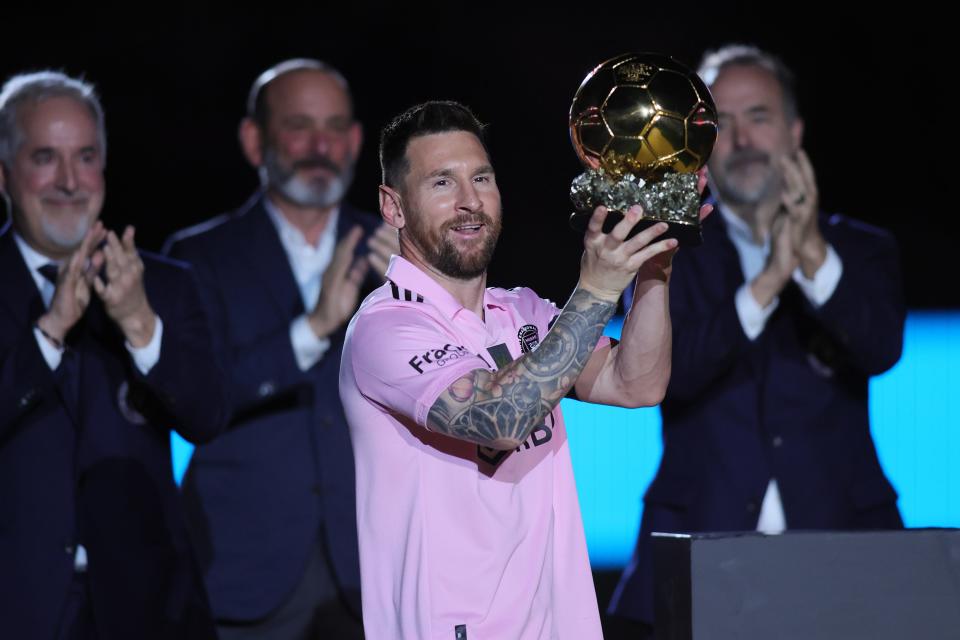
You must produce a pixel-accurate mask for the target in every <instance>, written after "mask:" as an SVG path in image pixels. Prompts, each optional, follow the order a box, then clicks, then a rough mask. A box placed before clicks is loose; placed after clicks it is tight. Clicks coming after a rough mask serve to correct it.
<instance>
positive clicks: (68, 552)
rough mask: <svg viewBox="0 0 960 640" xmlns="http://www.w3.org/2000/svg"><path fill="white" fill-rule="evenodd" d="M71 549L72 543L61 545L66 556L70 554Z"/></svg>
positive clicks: (71, 553) (71, 552)
mask: <svg viewBox="0 0 960 640" xmlns="http://www.w3.org/2000/svg"><path fill="white" fill-rule="evenodd" d="M73 551H74V549H73V545H72V544H68V545H65V546H64V547H63V552H64V553H66V554H67V555H68V556H72V555H73Z"/></svg>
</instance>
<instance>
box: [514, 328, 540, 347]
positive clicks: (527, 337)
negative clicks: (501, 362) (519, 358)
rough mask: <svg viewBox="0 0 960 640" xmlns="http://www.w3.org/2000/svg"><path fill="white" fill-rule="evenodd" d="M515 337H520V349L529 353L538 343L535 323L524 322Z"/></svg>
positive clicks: (538, 335)
mask: <svg viewBox="0 0 960 640" xmlns="http://www.w3.org/2000/svg"><path fill="white" fill-rule="evenodd" d="M517 338H519V339H520V351H522V352H523V353H530V352H531V351H533V350H534V349H536V348H537V345H539V344H540V331H539V330H538V329H537V325H535V324H525V325H523V326H522V327H520V331H518V332H517Z"/></svg>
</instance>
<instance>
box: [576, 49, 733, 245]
mask: <svg viewBox="0 0 960 640" xmlns="http://www.w3.org/2000/svg"><path fill="white" fill-rule="evenodd" d="M570 138H571V140H572V141H573V147H574V149H575V150H576V152H577V156H579V158H580V162H582V163H583V165H584V167H585V168H586V169H587V172H586V173H583V174H581V175H579V176H578V177H577V178H576V179H574V181H573V184H571V185H570V199H571V200H572V201H573V206H574V209H575V212H574V214H573V215H572V216H571V217H570V224H571V225H572V226H573V228H574V229H577V230H580V231H585V230H586V228H587V223H588V222H589V220H590V216H591V215H592V214H593V210H594V209H595V208H596V207H598V206H600V205H603V206H605V207H607V209H609V210H610V213H609V214H608V215H607V219H606V221H605V223H604V226H603V229H604V231H605V232H609V231H610V230H611V229H612V228H613V227H614V226H615V225H616V224H617V223H618V222H620V220H622V219H623V214H624V213H625V212H626V211H627V209H629V208H630V207H631V206H633V205H634V204H640V205H641V206H642V207H643V217H642V218H641V219H640V221H639V222H638V223H637V224H636V226H634V228H633V229H632V230H631V231H630V236H633V235H634V234H636V233H638V232H640V231H641V230H643V229H645V228H646V227H649V226H650V225H652V224H655V223H657V222H661V221H662V222H666V223H668V224H669V230H668V231H667V232H666V233H665V234H664V235H663V236H662V237H673V238H677V240H679V241H680V244H681V245H698V244H700V242H701V240H702V238H701V235H700V215H699V210H700V194H699V193H698V192H697V175H696V171H697V170H698V169H700V167H702V166H703V165H704V164H706V162H707V158H708V157H709V156H710V151H711V150H712V149H713V143H714V142H715V141H716V139H717V108H716V106H715V105H714V102H713V97H712V96H711V95H710V91H709V89H707V86H706V85H705V84H704V83H703V81H702V80H701V79H700V78H699V76H697V74H696V73H694V72H693V71H692V70H691V69H688V68H687V67H686V66H684V65H682V64H680V63H679V62H677V61H676V60H674V59H673V58H671V57H669V56H664V55H660V54H656V53H627V54H623V55H620V56H617V57H616V58H612V59H610V60H607V61H606V62H604V63H603V64H601V65H599V66H598V67H597V68H596V69H594V70H593V71H591V72H590V73H589V74H588V75H587V77H586V78H584V80H583V83H582V84H581V85H580V89H578V90H577V95H576V96H575V97H574V98H573V104H572V105H571V107H570Z"/></svg>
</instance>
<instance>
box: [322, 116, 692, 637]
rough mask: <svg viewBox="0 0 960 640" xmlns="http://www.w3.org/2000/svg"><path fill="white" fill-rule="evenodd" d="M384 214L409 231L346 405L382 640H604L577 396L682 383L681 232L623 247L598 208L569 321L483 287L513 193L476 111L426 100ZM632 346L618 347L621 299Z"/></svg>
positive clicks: (386, 145) (413, 122) (393, 174)
mask: <svg viewBox="0 0 960 640" xmlns="http://www.w3.org/2000/svg"><path fill="white" fill-rule="evenodd" d="M380 159H381V165H382V168H383V182H384V184H383V185H381V187H380V211H381V215H382V216H383V218H384V220H386V221H387V222H388V223H389V224H391V225H393V226H394V227H396V228H397V229H399V230H400V253H401V255H400V256H394V257H393V259H392V261H391V263H390V266H389V269H388V270H387V278H388V281H387V282H386V283H385V284H384V285H383V286H382V287H380V288H379V289H377V290H376V291H375V292H374V293H373V294H371V295H370V296H369V297H368V298H367V299H366V300H365V301H364V303H363V304H362V305H361V307H360V310H359V311H358V312H357V314H356V315H355V316H354V318H353V320H352V322H351V324H350V327H349V329H348V332H347V339H346V342H345V344H344V351H343V360H342V363H341V369H340V396H341V398H342V400H343V405H344V408H345V410H346V415H347V420H348V422H349V424H350V432H351V437H352V439H353V445H354V455H355V457H356V469H357V523H358V527H359V536H360V571H361V583H362V598H363V618H364V627H365V631H366V635H367V637H369V638H405V639H406V638H409V639H411V640H432V639H443V640H452V639H456V640H467V639H469V640H484V639H496V640H500V639H505V638H509V639H511V640H512V639H526V638H575V639H577V640H590V639H591V638H600V637H601V629H600V618H599V614H598V610H597V601H596V596H595V593H594V587H593V580H592V576H591V573H590V565H589V560H588V557H587V549H586V544H585V541H584V536H583V525H582V522H581V519H580V507H579V504H578V502H577V493H576V486H575V484H574V478H573V469H572V467H571V463H570V452H569V448H568V444H567V434H566V430H565V428H564V425H563V417H562V416H561V413H560V408H559V402H560V399H561V398H563V397H564V396H566V395H568V394H570V393H571V392H573V393H575V395H576V397H577V398H579V399H581V400H584V401H588V402H598V403H602V404H612V405H619V406H629V407H636V406H643V405H653V404H656V403H657V402H659V401H660V399H661V398H662V397H663V393H664V390H665V387H666V384H667V380H668V378H669V375H670V342H671V330H670V319H669V313H668V307H667V291H668V289H667V284H668V281H669V273H670V263H671V257H672V255H673V252H674V250H675V247H676V242H675V241H674V240H671V239H661V240H657V237H658V236H659V235H661V234H662V233H663V232H664V231H665V225H656V226H654V227H651V228H650V229H648V230H646V231H644V232H642V233H639V234H637V235H636V236H634V237H633V238H632V239H630V240H628V241H625V240H624V238H625V237H626V235H627V232H628V231H629V230H630V229H631V227H632V226H633V224H634V223H635V222H636V221H637V218H638V216H639V213H640V211H639V209H638V208H634V209H631V210H630V211H629V212H628V214H627V216H626V217H625V220H624V221H623V222H621V223H620V224H618V225H617V226H616V227H615V228H614V229H613V230H612V231H611V232H610V233H609V234H605V233H603V232H602V229H601V227H602V223H603V219H604V217H605V216H606V213H607V212H606V210H605V209H602V208H600V209H597V211H595V212H594V215H593V218H592V219H591V222H590V227H589V229H588V231H587V233H586V236H585V239H584V246H585V251H584V253H583V257H582V260H581V269H580V281H579V283H578V285H577V287H576V289H575V290H574V292H573V295H572V296H571V298H570V300H569V302H568V303H567V305H566V307H564V309H563V310H562V311H560V310H559V309H558V308H557V307H556V306H555V305H554V304H553V303H551V302H549V301H546V300H543V299H541V298H539V297H538V296H537V295H536V294H535V293H533V292H532V291H531V290H529V289H523V288H521V289H512V290H504V289H496V288H491V289H487V288H486V268H487V264H488V263H489V261H490V257H491V256H492V254H493V249H494V246H495V245H496V240H497V236H498V234H499V231H500V223H501V216H500V213H501V212H500V193H499V191H498V189H497V185H496V181H495V177H494V171H493V167H492V166H491V164H490V159H489V155H488V153H487V150H486V147H485V145H484V142H483V139H482V126H481V125H480V123H479V122H478V121H477V119H476V118H475V117H474V115H473V114H472V113H471V112H470V110H469V109H467V108H466V107H464V106H462V105H459V104H456V103H452V102H429V103H425V104H422V105H419V106H416V107H413V108H412V109H410V110H408V111H406V112H405V113H403V114H401V115H400V116H398V117H397V118H396V119H395V120H394V121H393V122H392V123H391V124H390V125H388V126H387V127H386V128H385V129H384V131H383V135H382V138H381V146H380ZM634 279H636V291H637V295H636V298H635V302H634V304H633V307H632V309H631V310H630V312H629V314H628V316H627V319H626V321H625V323H624V328H623V334H622V341H621V342H620V343H616V342H615V341H610V340H607V339H605V338H602V337H601V334H602V332H603V328H604V326H605V325H606V323H607V321H608V320H609V319H610V317H611V316H612V315H613V313H614V310H615V309H616V305H617V300H618V299H619V297H620V293H621V292H622V291H623V289H624V288H625V287H626V286H627V285H628V284H629V283H630V282H631V281H632V280H634Z"/></svg>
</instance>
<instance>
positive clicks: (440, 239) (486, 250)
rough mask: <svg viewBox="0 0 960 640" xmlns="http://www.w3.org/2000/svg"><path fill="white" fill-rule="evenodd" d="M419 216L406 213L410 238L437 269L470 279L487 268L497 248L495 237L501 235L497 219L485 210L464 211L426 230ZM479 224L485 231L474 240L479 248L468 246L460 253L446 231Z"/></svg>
mask: <svg viewBox="0 0 960 640" xmlns="http://www.w3.org/2000/svg"><path fill="white" fill-rule="evenodd" d="M422 219H423V218H422V216H420V215H419V214H418V213H414V214H413V215H409V214H408V215H407V221H408V224H407V227H406V231H407V232H408V233H409V234H410V240H411V241H412V242H413V244H415V245H416V246H417V247H418V248H419V249H420V251H422V252H423V257H424V259H425V260H426V261H427V263H428V264H430V265H431V266H432V267H434V268H435V269H436V270H437V271H439V272H440V273H442V274H444V275H445V276H448V277H450V278H454V279H457V280H472V279H473V278H476V277H477V276H480V275H481V274H483V273H484V272H485V271H486V270H487V266H488V265H489V264H490V260H491V259H492V258H493V252H494V250H495V249H496V248H497V239H498V238H499V237H500V229H501V225H500V221H499V220H497V221H496V222H495V221H494V220H493V218H491V217H490V216H488V215H487V214H486V213H482V212H481V213H476V214H464V215H461V216H458V217H456V218H454V219H453V220H448V221H447V222H445V223H444V224H443V225H442V226H441V227H440V229H439V230H438V231H433V230H431V229H427V228H426V227H425V226H424V225H422V224H421V221H422ZM478 223H482V224H483V225H484V228H485V229H487V232H486V233H485V234H484V235H483V237H481V238H478V239H477V243H479V247H476V246H474V247H471V248H472V249H473V250H472V251H470V252H469V253H466V254H465V253H462V252H461V251H460V249H458V248H457V245H456V244H455V243H454V242H453V240H451V239H450V238H449V237H448V232H449V231H450V230H451V229H453V228H454V227H459V226H463V225H470V224H478Z"/></svg>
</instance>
